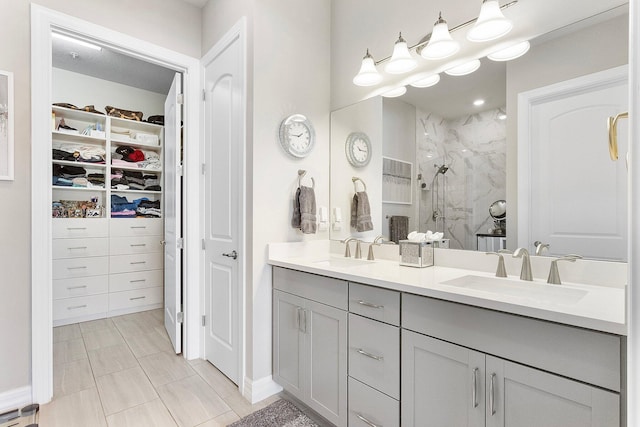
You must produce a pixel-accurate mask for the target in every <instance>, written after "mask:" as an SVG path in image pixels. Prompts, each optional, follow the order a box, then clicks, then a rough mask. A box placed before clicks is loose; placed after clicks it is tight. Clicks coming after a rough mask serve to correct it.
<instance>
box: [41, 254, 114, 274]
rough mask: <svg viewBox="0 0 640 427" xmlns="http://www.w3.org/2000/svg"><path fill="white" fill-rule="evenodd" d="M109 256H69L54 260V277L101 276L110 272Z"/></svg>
mask: <svg viewBox="0 0 640 427" xmlns="http://www.w3.org/2000/svg"><path fill="white" fill-rule="evenodd" d="M108 266H109V257H106V256H99V257H90V258H68V259H57V260H54V261H53V279H72V278H74V277H87V276H101V275H103V274H108V270H109V267H108Z"/></svg>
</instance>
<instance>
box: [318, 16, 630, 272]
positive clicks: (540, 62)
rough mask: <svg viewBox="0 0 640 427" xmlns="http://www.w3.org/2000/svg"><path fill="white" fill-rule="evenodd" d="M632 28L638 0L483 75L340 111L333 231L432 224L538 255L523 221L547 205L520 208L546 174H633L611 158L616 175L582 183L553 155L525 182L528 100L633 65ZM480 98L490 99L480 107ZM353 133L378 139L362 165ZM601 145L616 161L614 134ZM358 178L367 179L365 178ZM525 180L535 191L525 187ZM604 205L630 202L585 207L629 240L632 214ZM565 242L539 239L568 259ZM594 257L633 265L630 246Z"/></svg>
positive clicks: (453, 244) (540, 40) (399, 230)
mask: <svg viewBox="0 0 640 427" xmlns="http://www.w3.org/2000/svg"><path fill="white" fill-rule="evenodd" d="M549 13H553V11H549ZM627 28H628V7H627V5H626V4H622V5H612V6H611V7H609V8H608V9H607V10H606V11H603V12H602V13H598V14H597V15H595V16H592V17H590V18H588V19H582V18H581V19H580V20H579V22H576V23H564V24H563V25H562V27H561V28H558V29H555V30H554V31H551V32H549V33H546V34H544V35H542V36H540V37H537V38H536V39H534V40H531V49H530V51H529V52H528V53H527V54H526V55H525V56H523V57H521V58H519V59H517V60H515V61H512V62H493V61H490V60H488V59H487V58H482V59H481V63H482V65H481V67H480V69H479V70H478V71H476V72H474V73H473V74H470V75H467V76H463V77H451V76H447V75H445V74H442V75H441V76H442V78H441V81H440V83H438V84H437V85H436V86H433V87H430V88H424V89H417V88H413V87H411V86H407V88H408V91H407V93H406V94H405V95H403V96H401V97H397V98H384V97H381V96H373V97H370V98H368V99H366V100H364V101H361V102H359V103H357V104H354V105H350V106H348V107H345V108H341V109H339V110H336V111H334V112H332V114H331V214H332V215H331V238H332V239H344V238H346V237H348V236H354V237H357V238H360V239H362V240H364V241H372V240H373V239H374V238H375V237H376V236H378V235H382V236H385V237H386V238H391V239H397V237H398V235H400V236H401V237H403V236H404V235H406V233H407V232H410V231H413V230H416V231H419V232H427V231H428V230H429V231H432V232H442V233H444V238H445V239H446V240H447V244H448V245H449V247H450V248H455V249H467V250H497V249H501V248H507V249H510V250H514V249H515V248H516V247H518V246H526V247H527V248H528V249H529V250H530V251H531V252H532V253H534V252H535V250H536V246H535V245H534V237H532V236H530V235H527V237H526V240H532V241H531V242H528V241H527V242H524V240H523V239H525V237H523V232H522V230H524V229H527V227H528V225H527V226H526V227H525V226H524V225H523V224H518V218H521V222H523V221H527V222H533V221H534V220H535V219H536V218H537V215H536V209H537V208H538V207H536V206H528V210H529V211H528V213H527V215H518V204H519V199H520V205H522V206H525V205H526V204H525V203H523V202H522V198H523V197H528V195H529V194H530V193H531V192H532V189H531V188H530V187H529V186H533V185H534V183H535V182H536V179H535V176H536V174H537V173H543V174H545V176H546V177H551V178H550V180H551V181H553V180H557V181H556V182H566V183H567V184H566V185H565V187H566V186H567V185H577V186H578V188H576V189H575V191H576V194H578V193H585V192H587V193H588V192H589V189H590V188H594V187H598V186H599V185H600V183H603V184H602V185H609V183H610V182H612V183H613V184H612V185H619V184H620V180H621V179H623V178H621V176H624V174H626V172H625V171H624V161H622V162H618V163H617V164H614V163H611V165H608V166H605V167H606V168H607V171H602V173H601V174H598V179H597V181H594V180H593V178H591V180H590V181H588V182H589V184H585V185H584V186H580V183H579V181H580V178H576V177H577V175H576V173H577V172H576V173H574V172H573V166H571V165H569V164H567V161H565V160H563V163H562V167H558V165H557V163H554V164H553V165H554V169H553V170H552V171H549V170H546V169H544V167H543V168H542V169H541V170H540V171H538V170H529V171H528V173H529V174H533V175H534V177H533V178H534V179H523V178H522V177H521V178H520V179H519V178H518V177H519V175H521V174H523V173H524V170H525V167H523V166H522V165H523V164H526V165H527V168H528V167H529V163H523V162H528V161H529V160H528V159H527V158H525V154H526V153H525V150H524V149H523V148H522V147H520V148H518V147H519V145H518V144H519V143H520V142H519V135H521V132H522V129H519V128H518V123H519V120H518V115H519V112H518V102H519V96H520V97H521V98H522V94H527V93H529V92H530V91H535V90H536V89H539V88H541V87H552V85H554V84H558V83H561V82H566V81H570V80H572V79H575V78H577V77H580V76H585V75H593V74H594V73H598V72H602V71H605V70H610V69H615V68H616V67H621V66H623V65H626V64H627V62H628V59H627V47H628V30H627ZM476 100H483V101H484V103H483V104H482V105H474V101H476ZM520 102H522V100H520ZM585 108H586V107H585ZM607 111H608V110H607ZM613 114H615V112H614V113H613ZM520 122H522V118H520ZM575 125H576V126H577V128H576V129H575V130H571V129H568V130H565V133H563V135H572V134H575V135H581V133H580V128H581V127H584V126H581V125H580V123H575ZM529 126H531V124H529ZM598 126H599V125H598ZM354 132H359V133H364V134H366V135H367V136H368V139H369V141H370V149H371V160H370V161H369V163H368V164H367V165H366V166H363V167H358V165H355V166H354V165H353V164H351V163H349V161H348V156H347V153H346V151H347V150H348V148H347V146H346V145H345V143H346V141H347V140H348V138H349V135H350V134H352V133H354ZM606 132H607V130H606V117H603V118H602V134H603V135H604V138H606ZM579 137H580V138H582V136H579ZM576 138H578V136H577V137H576ZM520 139H523V138H520ZM602 147H603V149H602V156H603V158H605V157H606V158H607V159H608V152H607V151H606V139H605V140H603V141H602ZM572 149H575V145H574V147H573V148H572ZM519 150H520V152H519ZM529 150H530V151H531V152H534V153H535V150H536V143H535V141H531V147H529ZM598 150H599V148H598ZM561 151H562V150H559V152H561ZM580 151H582V150H581V149H580ZM564 154H565V155H566V154H567V153H564ZM573 154H574V156H573V157H575V161H576V168H578V169H579V170H580V173H588V171H592V173H591V176H592V177H593V175H595V173H593V171H595V170H596V168H600V169H598V170H602V168H601V167H600V166H596V165H585V164H584V161H583V160H584V158H583V157H582V155H581V153H580V152H574V153H573ZM527 155H528V154H527ZM532 157H536V159H538V160H537V161H538V163H537V165H538V167H539V166H540V165H539V163H540V162H541V161H540V159H539V158H538V156H537V154H536V155H535V156H532ZM580 162H582V163H583V164H580ZM542 163H544V159H543V161H542ZM551 163H552V162H549V164H551ZM532 164H536V163H535V162H534V163H532ZM519 165H520V170H519V169H518V167H519ZM609 169H611V170H613V172H611V171H610V170H609ZM621 171H622V172H621ZM621 173H622V175H621ZM353 178H359V179H358V180H356V181H355V182H354V181H353ZM529 178H531V177H529ZM547 181H549V179H548V180H547ZM525 182H526V183H527V187H522V186H521V184H522V183H525ZM591 182H593V183H591ZM585 183H586V181H585ZM364 185H366V192H367V196H368V201H369V204H370V213H371V218H372V223H373V229H372V230H366V231H358V230H357V228H356V227H352V226H351V224H350V219H351V210H352V205H353V204H354V202H353V197H354V193H357V192H359V191H363V190H364V188H365V187H364ZM560 187H561V186H560ZM581 187H582V188H581ZM584 187H588V188H584ZM533 191H534V192H539V191H541V190H540V188H535V189H534V190H533ZM598 197H601V196H598ZM497 201H506V203H504V204H501V205H502V206H506V215H505V216H504V217H503V218H499V219H498V220H496V218H493V217H492V216H491V213H490V207H491V206H492V205H493V204H494V202H497ZM603 203H605V204H607V205H608V206H609V208H610V207H611V204H612V203H618V205H617V206H616V209H615V211H616V212H619V211H625V212H626V207H624V206H622V207H621V206H619V202H615V201H614V202H612V201H611V200H593V205H592V209H593V210H592V211H590V213H589V214H586V213H587V212H585V211H586V210H587V207H585V206H583V205H581V209H583V211H582V213H579V212H577V213H576V215H579V216H580V217H581V218H582V217H585V218H586V217H589V218H593V223H592V224H590V226H592V227H593V229H594V230H600V231H599V232H603V231H602V230H603V226H602V224H605V225H606V227H605V228H607V230H605V231H604V233H605V234H609V235H614V238H613V240H615V239H617V236H618V235H623V236H626V218H622V219H621V218H615V217H612V215H611V211H607V210H606V209H605V208H603V206H602V205H603ZM493 206H495V205H493ZM544 209H546V210H548V211H550V212H552V214H551V215H553V212H555V213H556V215H557V216H558V215H565V217H563V218H559V217H556V218H554V217H553V216H552V217H551V218H550V219H549V220H548V221H550V222H554V221H555V222H559V223H565V224H568V223H572V218H570V217H566V216H570V215H571V214H567V213H566V211H564V212H563V213H558V212H559V211H560V210H559V209H555V208H553V207H550V208H549V207H545V208H544ZM614 216H615V215H614ZM522 218H524V219H522ZM356 221H357V218H356ZM608 224H613V225H612V226H611V227H609V226H608ZM611 228H612V230H610V229H611ZM518 233H520V234H521V236H520V237H519V236H518ZM547 240H548V239H547ZM523 242H524V243H523ZM555 242H556V241H555V240H554V243H553V244H552V245H549V243H548V241H542V242H540V243H541V244H542V246H541V247H540V248H538V249H539V253H540V254H541V255H560V254H562V253H563V251H566V250H568V249H566V247H564V246H562V244H560V243H555ZM619 246H622V245H619ZM623 246H626V244H624V245H623ZM572 252H577V251H572ZM578 253H580V252H578ZM583 255H584V256H585V257H587V258H598V259H606V260H617V261H624V260H625V259H624V257H625V256H626V250H625V251H624V254H620V253H616V254H614V255H612V252H611V250H610V248H605V249H602V250H598V249H597V248H596V249H594V250H589V251H588V250H584V252H583Z"/></svg>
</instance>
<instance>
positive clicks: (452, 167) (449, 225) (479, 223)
mask: <svg viewBox="0 0 640 427" xmlns="http://www.w3.org/2000/svg"><path fill="white" fill-rule="evenodd" d="M502 113H504V108H502V109H496V110H489V111H485V112H482V113H478V114H473V115H469V116H464V117H460V118H459V119H453V120H445V119H443V118H442V117H439V116H438V115H436V114H434V113H429V112H425V111H421V110H419V109H418V110H417V111H416V139H417V141H416V147H417V153H416V154H417V164H418V171H417V173H419V174H421V175H422V180H420V181H419V182H418V184H419V186H420V188H421V190H420V191H419V201H420V215H419V220H418V221H419V227H418V228H419V230H420V231H422V232H424V231H426V230H432V231H444V235H445V238H448V239H451V242H450V244H451V248H454V249H470V250H475V249H476V233H486V232H487V231H488V229H489V228H491V227H493V221H492V219H491V217H490V216H489V205H491V203H493V202H494V201H496V200H500V199H506V189H505V184H506V120H500V119H498V115H499V114H502ZM442 164H445V165H446V166H448V167H449V169H448V170H447V172H446V173H445V174H444V176H443V175H438V176H437V178H436V179H435V180H434V176H435V174H436V172H437V170H438V169H437V167H436V165H437V166H441V165H442ZM432 201H433V203H432ZM434 211H437V215H436V216H437V218H436V220H435V221H434V218H433V213H434Z"/></svg>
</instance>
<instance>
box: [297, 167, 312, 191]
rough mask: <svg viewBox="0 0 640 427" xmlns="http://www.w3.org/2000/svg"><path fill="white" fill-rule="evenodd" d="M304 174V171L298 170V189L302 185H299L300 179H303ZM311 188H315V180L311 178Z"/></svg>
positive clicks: (305, 172)
mask: <svg viewBox="0 0 640 427" xmlns="http://www.w3.org/2000/svg"><path fill="white" fill-rule="evenodd" d="M306 174H307V171H306V170H303V169H298V188H300V186H301V185H302V184H301V181H302V178H304V176H305V175H306ZM311 188H313V189H314V190H315V188H316V180H315V179H313V177H311Z"/></svg>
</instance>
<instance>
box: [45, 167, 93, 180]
mask: <svg viewBox="0 0 640 427" xmlns="http://www.w3.org/2000/svg"><path fill="white" fill-rule="evenodd" d="M53 176H58V177H61V178H67V179H73V178H84V177H86V176H87V170H86V169H85V168H83V167H80V166H63V165H53Z"/></svg>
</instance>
